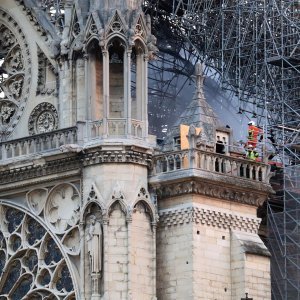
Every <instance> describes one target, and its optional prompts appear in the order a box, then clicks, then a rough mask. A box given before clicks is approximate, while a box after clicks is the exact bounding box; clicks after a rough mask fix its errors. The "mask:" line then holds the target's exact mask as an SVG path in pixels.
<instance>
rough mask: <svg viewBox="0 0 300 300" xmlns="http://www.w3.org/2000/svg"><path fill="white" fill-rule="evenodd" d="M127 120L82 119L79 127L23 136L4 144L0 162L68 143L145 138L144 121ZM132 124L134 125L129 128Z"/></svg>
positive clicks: (80, 143)
mask: <svg viewBox="0 0 300 300" xmlns="http://www.w3.org/2000/svg"><path fill="white" fill-rule="evenodd" d="M130 122H131V123H128V121H127V120H126V119H117V118H115V119H107V120H99V121H93V122H78V123H77V126H74V127H70V128H65V129H60V130H55V131H52V132H48V133H41V134H37V135H32V136H27V137H24V138H21V139H15V140H11V141H5V142H2V143H0V162H1V161H3V160H6V159H12V158H16V157H21V156H28V155H32V154H35V153H42V152H46V151H49V150H55V149H59V147H60V146H62V145H65V144H79V145H81V146H83V144H84V143H86V142H89V141H94V140H98V139H99V140H100V139H102V138H109V137H110V138H114V137H132V138H137V139H142V138H143V136H144V132H145V127H144V126H145V125H144V122H142V121H138V120H133V119H132V120H131V121H130ZM128 124H129V125H130V126H129V127H128Z"/></svg>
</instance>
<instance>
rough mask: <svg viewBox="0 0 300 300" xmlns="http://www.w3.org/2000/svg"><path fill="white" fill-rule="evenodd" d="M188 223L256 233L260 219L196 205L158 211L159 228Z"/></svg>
mask: <svg viewBox="0 0 300 300" xmlns="http://www.w3.org/2000/svg"><path fill="white" fill-rule="evenodd" d="M189 223H195V224H199V225H204V226H211V227H218V228H222V229H233V230H238V231H245V232H251V233H257V232H258V228H259V224H260V219H259V218H252V217H250V216H242V215H236V214H233V213H229V212H224V211H216V210H213V209H206V208H202V207H196V206H189V207H182V208H180V207H179V208H178V207H175V208H174V209H168V210H163V211H160V212H159V223H158V227H159V228H162V227H170V226H179V225H184V224H189Z"/></svg>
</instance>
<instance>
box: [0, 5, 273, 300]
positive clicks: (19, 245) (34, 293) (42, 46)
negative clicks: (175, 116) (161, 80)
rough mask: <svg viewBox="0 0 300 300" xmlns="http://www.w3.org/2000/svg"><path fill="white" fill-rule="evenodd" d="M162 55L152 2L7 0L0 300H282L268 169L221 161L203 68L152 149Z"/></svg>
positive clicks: (225, 157) (1, 100)
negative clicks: (270, 230)
mask: <svg viewBox="0 0 300 300" xmlns="http://www.w3.org/2000/svg"><path fill="white" fill-rule="evenodd" d="M156 52H157V48H156V38H155V37H154V36H153V35H152V34H151V20H150V17H149V16H145V15H144V14H143V12H142V1H141V0H123V1H117V0H89V1H88V0H60V1H57V0H55V1H54V0H53V1H51V0H39V1H38V0H1V1H0V133H1V138H0V299H1V300H2V299H6V300H8V299H28V300H31V299H34V300H35V299H40V300H43V299H51V300H52V299H64V300H73V299H78V300H79V299H81V300H88V299H93V300H96V299H97V300H100V299H105V300H108V299H110V300H119V299H120V300H121V299H122V300H123V299H124V300H125V299H128V300H129V299H132V300H154V299H159V300H169V299H170V300H171V299H177V300H192V299H202V300H214V299H218V300H219V299H226V300H227V299H228V300H229V299H232V300H239V299H240V298H242V297H244V296H245V293H248V294H249V297H252V298H253V299H255V300H258V299H260V300H266V299H271V294H270V293H271V291H270V262H269V252H268V250H267V248H266V247H265V245H264V244H263V242H262V241H261V239H260V237H259V235H258V229H259V224H260V219H259V218H257V213H256V210H257V208H258V207H259V206H260V205H262V203H263V202H264V201H265V200H266V199H267V196H268V194H269V193H270V191H271V188H270V185H269V183H268V182H269V175H270V170H269V167H268V165H266V164H264V163H262V162H253V161H248V160H247V159H244V158H241V157H239V156H238V153H235V151H234V149H231V148H230V147H229V146H228V147H227V146H226V148H224V149H225V150H224V153H222V154H220V153H216V151H215V142H216V137H218V139H219V138H220V137H221V138H222V139H223V141H224V143H225V145H229V144H230V139H231V132H230V131H228V130H226V129H224V128H223V127H222V126H219V125H218V124H217V122H216V120H215V117H214V114H213V112H212V111H211V109H210V108H209V106H208V105H207V103H206V102H205V97H204V94H203V86H202V85H203V76H202V73H201V72H202V71H201V65H197V66H196V68H195V69H196V74H195V77H196V92H195V96H194V98H193V100H192V102H191V104H190V106H189V107H187V109H186V111H185V112H184V113H183V115H182V116H181V118H180V119H179V121H178V122H177V124H175V126H174V130H173V131H172V132H170V133H169V136H168V137H167V138H166V145H165V146H164V147H163V148H162V147H159V146H158V145H157V144H156V139H155V137H154V136H152V135H149V134H148V107H147V104H148V103H147V93H148V80H147V79H148V68H147V65H148V61H149V60H151V59H153V58H154V56H155V53H156ZM201 116H202V117H201ZM199 130H200V132H201V134H199Z"/></svg>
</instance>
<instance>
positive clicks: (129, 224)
mask: <svg viewBox="0 0 300 300" xmlns="http://www.w3.org/2000/svg"><path fill="white" fill-rule="evenodd" d="M126 221H127V240H128V244H127V246H128V253H127V255H128V264H127V273H128V274H127V295H128V297H127V299H128V300H131V299H132V287H131V281H132V278H131V276H132V274H131V266H132V263H133V262H132V241H131V239H132V215H131V214H130V215H129V216H128V217H127V220H126Z"/></svg>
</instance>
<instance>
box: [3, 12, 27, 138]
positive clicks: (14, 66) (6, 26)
mask: <svg viewBox="0 0 300 300" xmlns="http://www.w3.org/2000/svg"><path fill="white" fill-rule="evenodd" d="M28 53H29V51H28V47H27V44H26V42H25V37H24V35H23V33H22V31H21V29H20V28H19V26H18V24H17V22H12V21H11V17H10V16H8V15H7V13H5V12H4V11H2V10H0V133H1V134H2V135H9V134H10V133H11V132H12V130H13V128H14V127H15V125H16V122H17V121H18V120H19V118H20V116H21V113H22V111H23V110H24V105H25V104H26V101H27V98H28V93H29V83H30V66H29V65H30V64H29V61H30V58H29V55H28Z"/></svg>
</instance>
